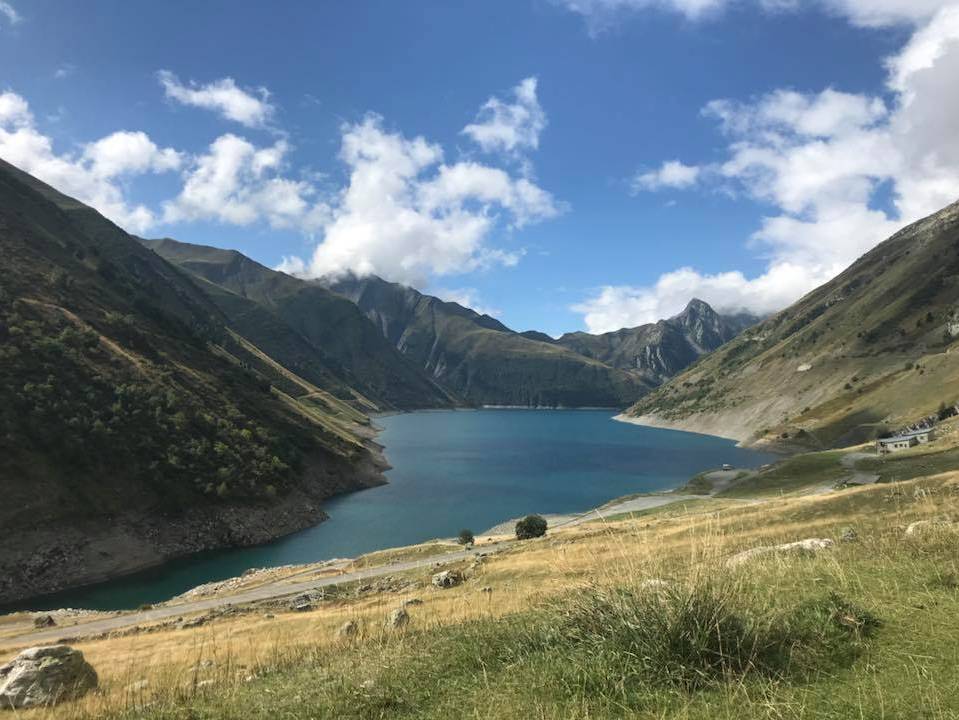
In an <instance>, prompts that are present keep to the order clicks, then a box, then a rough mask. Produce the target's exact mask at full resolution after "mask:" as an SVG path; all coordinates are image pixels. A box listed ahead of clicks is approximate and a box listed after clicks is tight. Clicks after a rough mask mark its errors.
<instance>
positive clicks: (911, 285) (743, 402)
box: [627, 204, 959, 448]
mask: <svg viewBox="0 0 959 720" xmlns="http://www.w3.org/2000/svg"><path fill="white" fill-rule="evenodd" d="M957 308H959V204H957V205H951V206H949V207H947V208H945V209H944V210H942V211H940V212H939V213H936V214H935V215H932V216H930V217H929V218H926V219H924V220H922V221H920V222H918V223H915V224H913V225H911V226H909V227H907V228H905V229H904V230H902V231H901V232H899V233H897V234H896V235H895V236H893V237H892V238H890V239H889V240H887V241H886V242H884V243H882V244H880V245H879V246H877V247H876V248H875V249H874V250H872V251H870V252H869V253H867V254H866V255H864V256H863V257H862V258H860V259H859V260H857V261H856V262H855V263H854V264H853V265H852V266H851V267H849V268H848V269H847V270H846V271H845V272H843V273H842V274H841V275H839V276H838V277H836V278H835V279H834V280H831V281H830V282H828V283H826V284H825V285H823V286H822V287H820V288H818V289H816V290H814V291H813V292H811V293H810V294H809V295H807V296H806V297H804V298H802V299H801V300H800V301H798V302H797V303H795V304H794V305H792V306H791V307H789V308H787V309H786V310H784V311H782V312H781V313H778V314H777V315H775V316H773V317H771V318H770V319H768V320H767V321H765V322H763V323H760V324H759V325H757V326H755V327H752V328H750V329H748V330H747V331H745V332H744V333H743V334H742V335H740V336H739V337H737V338H736V339H735V340H733V341H732V342H729V343H727V344H726V345H724V346H723V347H721V348H720V349H719V350H717V351H716V352H715V353H713V354H711V355H709V356H707V357H705V358H704V359H703V360H701V361H700V362H698V363H697V364H695V365H694V366H692V367H691V368H690V369H689V370H687V371H686V372H685V373H683V374H682V375H679V376H677V377H676V378H674V379H673V380H671V381H670V382H669V383H667V384H665V385H663V386H662V387H661V388H659V389H658V390H657V391H656V392H654V393H652V394H650V395H648V396H647V397H645V398H643V399H642V400H640V401H639V402H638V403H637V404H636V405H635V406H634V407H632V408H630V410H629V411H628V413H627V415H628V416H630V417H634V418H639V419H640V420H641V421H643V422H649V423H652V424H659V425H666V426H669V427H677V428H680V429H689V430H697V431H702V432H708V433H714V434H718V435H725V436H728V437H733V438H736V439H739V440H746V441H757V440H760V441H761V440H769V441H773V440H786V441H789V442H790V443H797V442H798V444H799V445H800V446H803V447H814V448H815V447H822V448H826V447H833V446H840V445H846V444H851V443H855V442H859V441H862V440H865V439H869V438H872V437H874V436H875V435H876V434H877V433H879V432H882V431H884V430H887V429H892V428H896V427H898V426H900V425H903V424H906V423H908V422H910V421H912V420H915V419H916V418H918V417H920V416H923V415H927V414H929V413H932V412H935V411H936V409H937V407H938V406H939V404H940V403H943V402H945V403H947V404H951V403H954V402H955V401H956V400H957V399H959V389H957V388H959V364H957V363H956V362H955V359H954V357H953V355H952V352H953V351H954V348H955V336H956V335H957V334H959V310H957Z"/></svg>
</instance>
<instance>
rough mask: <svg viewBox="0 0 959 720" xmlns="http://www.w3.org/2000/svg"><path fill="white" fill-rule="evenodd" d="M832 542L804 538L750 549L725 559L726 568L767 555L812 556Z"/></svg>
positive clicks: (825, 539) (826, 539)
mask: <svg viewBox="0 0 959 720" xmlns="http://www.w3.org/2000/svg"><path fill="white" fill-rule="evenodd" d="M833 544H834V543H833V541H832V540H830V539H829V538H806V539H805V540H797V541H796V542H790V543H784V544H782V545H766V546H761V547H755V548H750V549H749V550H743V551H742V552H740V553H736V554H735V555H733V556H732V557H730V558H727V559H726V567H730V568H734V567H739V566H740V565H743V564H745V563H747V562H749V561H750V560H754V559H756V558H758V557H764V556H767V555H814V554H815V553H817V552H820V551H822V550H825V549H827V548H830V547H832V546H833Z"/></svg>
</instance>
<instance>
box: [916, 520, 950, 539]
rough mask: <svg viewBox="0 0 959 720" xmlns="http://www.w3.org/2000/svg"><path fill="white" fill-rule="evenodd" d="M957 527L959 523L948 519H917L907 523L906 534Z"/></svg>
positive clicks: (919, 533) (918, 533)
mask: <svg viewBox="0 0 959 720" xmlns="http://www.w3.org/2000/svg"><path fill="white" fill-rule="evenodd" d="M957 528H959V525H956V524H955V523H951V522H949V521H948V520H917V521H916V522H913V523H909V526H908V527H907V528H906V535H907V536H909V537H915V536H917V535H921V534H923V533H926V532H930V531H936V530H940V531H941V530H955V529H957Z"/></svg>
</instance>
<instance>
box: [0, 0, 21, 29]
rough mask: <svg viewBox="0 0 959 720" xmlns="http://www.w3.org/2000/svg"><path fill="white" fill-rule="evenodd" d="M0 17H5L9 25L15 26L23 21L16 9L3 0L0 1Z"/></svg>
mask: <svg viewBox="0 0 959 720" xmlns="http://www.w3.org/2000/svg"><path fill="white" fill-rule="evenodd" d="M0 15H2V16H3V17H5V18H6V20H7V22H8V23H9V24H10V25H16V24H17V23H18V22H20V21H21V20H22V19H23V18H21V17H20V13H18V12H17V9H16V8H15V7H13V5H11V4H10V3H8V2H6V1H5V0H0Z"/></svg>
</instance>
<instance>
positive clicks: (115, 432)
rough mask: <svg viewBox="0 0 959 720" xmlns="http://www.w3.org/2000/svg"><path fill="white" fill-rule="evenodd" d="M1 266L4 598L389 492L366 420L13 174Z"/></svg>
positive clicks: (164, 269) (169, 272) (4, 171)
mask: <svg viewBox="0 0 959 720" xmlns="http://www.w3.org/2000/svg"><path fill="white" fill-rule="evenodd" d="M0 268H2V273H0V492H2V501H0V527H2V528H3V532H4V542H3V543H0V602H5V601H11V600H14V599H17V598H23V597H28V596H32V595H36V594H39V593H43V592H48V591H53V590H56V589H60V588H63V587H67V586H71V585H77V584H82V583H86V582H92V581H95V580H98V579H103V578H106V577H109V576H112V575H116V574H120V573H123V572H129V571H132V570H135V569H138V568H141V567H146V566H149V565H153V564H156V563H159V562H162V561H163V560H166V559H168V558H171V557H175V556H178V555H182V554H186V553H189V552H194V551H197V550H202V549H206V548H214V547H223V546H231V545H241V544H251V543H257V542H262V541H265V540H268V539H271V538H274V537H277V536H279V535H282V534H285V533H289V532H292V531H294V530H298V529H301V528H303V527H306V526H309V525H311V524H314V523H315V522H317V521H319V520H321V519H322V518H323V517H324V515H323V512H322V510H321V508H320V503H321V501H322V500H323V499H324V498H327V497H329V496H331V495H333V494H334V493H338V492H343V491H347V490H353V489H357V488H361V487H366V486H369V485H372V484H377V483H380V482H382V478H381V475H380V470H381V469H382V467H383V465H384V464H383V461H382V459H381V458H380V457H379V454H378V452H377V450H378V448H377V447H376V446H375V445H373V444H372V443H370V442H369V441H368V437H369V436H370V430H369V428H368V427H367V426H368V423H369V420H368V418H366V416H365V415H364V414H363V413H362V412H360V411H358V410H357V409H356V408H355V407H354V406H353V405H351V404H349V403H346V402H343V401H342V400H340V399H338V398H337V397H335V396H333V395H332V394H330V393H328V392H326V391H325V390H324V389H323V388H320V387H318V386H317V385H315V384H314V383H311V382H309V381H307V380H305V379H303V378H301V377H300V376H298V375H297V374H296V373H295V372H293V371H291V370H290V369H289V368H286V367H284V366H283V365H282V364H281V363H279V362H277V361H276V360H274V359H273V358H271V357H270V356H269V355H268V354H267V353H265V352H263V351H262V350H261V349H260V348H259V347H257V344H256V342H254V341H252V340H250V339H249V338H246V337H244V336H243V335H242V333H240V332H238V331H237V329H236V328H235V327H234V326H233V325H232V324H231V321H230V318H229V317H228V316H227V314H226V313H225V312H224V311H223V310H222V309H221V308H220V306H219V305H218V304H217V303H215V302H213V301H212V300H211V299H210V296H209V295H208V294H207V293H206V292H204V291H203V290H201V289H200V288H199V287H198V286H197V284H196V283H195V282H194V281H193V280H191V278H190V277H189V276H188V275H187V274H186V273H184V272H183V271H181V270H179V269H177V268H176V267H174V266H173V265H171V264H169V263H168V262H166V261H165V260H163V259H162V258H160V257H159V256H158V255H157V254H156V253H154V252H152V251H150V250H148V249H147V248H145V247H143V246H142V245H141V244H140V243H139V242H137V240H136V239H135V238H133V237H132V236H130V235H128V234H127V233H125V232H124V231H123V230H121V229H120V228H119V227H117V226H116V225H114V224H113V223H111V222H109V221H108V220H106V219H105V218H103V217H102V216H101V215H99V214H98V213H97V212H95V211H94V210H92V209H90V208H88V207H86V206H84V205H82V204H81V203H79V202H77V201H75V200H73V199H71V198H68V197H66V196H64V195H61V194H60V193H58V192H56V191H55V190H53V189H52V188H50V187H49V186H46V185H44V184H43V183H40V182H39V181H37V180H36V179H34V178H32V177H30V176H29V175H27V174H25V173H23V172H21V171H19V170H17V169H16V168H14V167H13V166H12V165H9V164H7V163H5V162H2V161H0ZM340 304H341V305H347V303H345V302H341V303H340ZM348 314H349V315H351V316H352V313H348ZM258 339H260V338H258ZM290 352H291V353H292V352H293V350H291V351H290ZM321 375H322V369H317V372H316V376H315V377H316V379H317V381H320V380H322V379H323V377H321ZM328 379H329V380H331V384H335V383H332V380H333V379H335V378H333V376H332V375H331V376H330V377H329V378H328ZM337 382H339V383H340V385H339V386H338V391H340V392H341V393H343V394H348V393H347V391H346V390H345V387H344V386H342V381H339V380H338V381H337ZM351 398H352V399H353V400H355V401H356V403H357V404H359V403H360V402H361V398H362V396H361V395H360V394H359V393H354V394H353V395H351ZM367 402H368V401H367Z"/></svg>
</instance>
